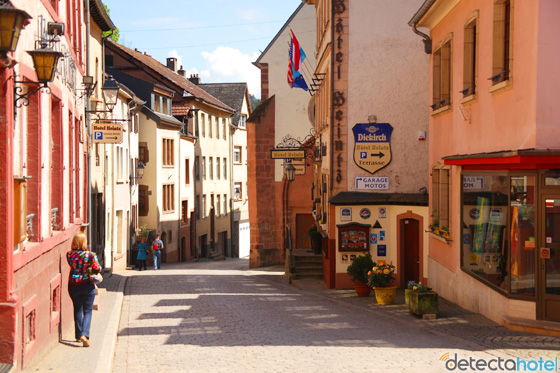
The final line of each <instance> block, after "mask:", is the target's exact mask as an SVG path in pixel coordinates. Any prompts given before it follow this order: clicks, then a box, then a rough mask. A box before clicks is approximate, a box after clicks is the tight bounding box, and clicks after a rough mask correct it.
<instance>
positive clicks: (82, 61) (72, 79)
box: [0, 0, 108, 371]
mask: <svg viewBox="0 0 560 373" xmlns="http://www.w3.org/2000/svg"><path fill="white" fill-rule="evenodd" d="M8 3H10V2H8ZM87 4H90V10H92V11H96V12H98V13H97V15H98V17H99V14H103V15H104V16H106V18H107V19H108V16H107V15H106V13H105V11H104V10H103V6H102V3H101V2H100V1H95V0H92V1H91V3H90V2H87ZM6 7H12V8H16V9H18V10H21V11H24V12H25V18H26V19H27V21H26V22H25V23H24V28H23V29H22V31H21V33H20V37H19V41H18V43H17V46H16V47H15V51H9V52H7V55H6V56H0V60H1V61H0V97H1V99H0V235H1V237H2V240H1V242H2V243H1V244H0V367H2V368H4V370H5V369H6V367H7V368H8V370H10V368H12V367H13V368H14V369H15V370H18V371H19V370H22V369H24V368H25V367H28V366H30V365H31V364H32V363H33V362H34V361H37V360H38V359H40V358H41V357H42V356H43V355H44V354H45V353H47V352H48V351H49V350H50V349H51V348H52V347H53V346H54V345H56V344H57V343H58V342H59V335H60V333H62V332H63V331H64V332H65V331H67V330H71V328H73V324H74V323H73V308H72V302H71V300H70V297H69V296H68V285H67V284H68V280H67V279H68V274H69V266H68V264H67V262H66V252H67V251H69V250H70V244H71V241H72V237H73V235H74V234H75V233H76V232H77V231H78V230H79V229H80V228H81V225H82V224H83V223H84V222H86V221H87V215H88V210H87V202H88V198H87V190H88V186H87V182H88V177H87V172H88V162H87V155H88V154H87V149H88V139H87V127H86V120H85V102H86V99H85V98H84V95H83V93H84V90H83V85H82V79H83V76H84V75H85V74H86V60H87V51H86V38H87V34H86V20H87V18H88V15H89V14H90V13H89V12H88V11H87V10H88V9H86V6H85V5H84V2H81V1H77V0H62V1H48V0H33V1H31V0H29V1H12V2H11V4H10V5H8V4H7V3H6V4H2V9H0V13H2V14H0V15H1V16H5V15H6V12H10V10H8V11H6ZM99 12H101V13H99ZM92 17H93V16H92ZM6 23H7V22H4V21H3V22H2V26H1V27H2V35H5V34H6V33H8V32H9V31H10V29H9V27H8V29H6V28H4V27H5V26H6ZM8 24H9V23H8ZM62 26H63V27H62ZM100 27H101V26H100ZM56 30H58V31H56ZM62 30H64V32H63V34H62V35H60V31H62ZM57 32H58V33H59V34H58V36H56V34H57ZM45 45H46V46H47V48H46V49H52V50H54V51H58V52H60V55H61V56H64V58H61V59H60V60H58V64H57V69H56V71H55V72H54V77H53V79H52V81H50V82H48V83H44V84H43V83H41V84H39V83H38V81H39V80H40V78H39V77H38V75H37V71H40V70H37V69H36V68H35V66H34V63H33V61H32V58H31V55H30V54H29V53H28V52H29V51H33V50H38V49H43V51H44V49H45V48H44V46H45ZM47 86H48V88H47Z"/></svg>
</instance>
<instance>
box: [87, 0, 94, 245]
mask: <svg viewBox="0 0 560 373" xmlns="http://www.w3.org/2000/svg"><path fill="white" fill-rule="evenodd" d="M85 7H86V75H89V74H90V61H89V60H90V50H89V48H90V46H89V38H90V20H89V18H90V15H89V0H85ZM90 104H91V101H90V98H89V96H88V95H86V113H85V114H86V115H85V117H86V126H87V131H88V141H87V143H88V147H87V149H88V157H87V170H88V172H87V185H88V195H87V209H88V217H87V222H88V223H89V226H88V230H87V235H88V247H89V249H90V250H92V247H91V243H92V242H93V241H92V232H91V231H92V228H93V226H92V225H91V205H92V203H91V148H90V146H89V144H92V145H93V143H91V141H92V140H91V139H92V137H91V117H90V115H91V114H90V113H89V110H90Z"/></svg>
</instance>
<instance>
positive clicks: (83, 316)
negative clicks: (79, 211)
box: [66, 232, 101, 347]
mask: <svg viewBox="0 0 560 373" xmlns="http://www.w3.org/2000/svg"><path fill="white" fill-rule="evenodd" d="M66 259H67V260H68V264H69V265H70V274H69V276H68V293H69V294H70V298H72V304H73V305H74V336H75V338H76V341H77V342H82V345H83V346H84V347H89V331H90V327H91V316H92V312H93V301H94V300H95V293H96V287H95V284H94V283H93V282H92V279H91V277H92V276H93V275H95V274H98V273H99V272H100V271H101V267H100V266H99V262H98V261H97V256H96V255H95V253H93V252H91V251H89V250H88V247H87V237H86V235H85V234H84V233H83V232H78V233H76V235H74V238H73V239H72V246H71V250H70V251H69V252H68V253H67V254H66Z"/></svg>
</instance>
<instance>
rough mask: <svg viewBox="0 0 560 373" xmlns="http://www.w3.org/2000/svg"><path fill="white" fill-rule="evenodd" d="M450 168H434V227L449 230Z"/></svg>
mask: <svg viewBox="0 0 560 373" xmlns="http://www.w3.org/2000/svg"><path fill="white" fill-rule="evenodd" d="M449 226H450V224H449V169H447V168H433V169H432V228H438V229H441V230H443V231H447V232H449Z"/></svg>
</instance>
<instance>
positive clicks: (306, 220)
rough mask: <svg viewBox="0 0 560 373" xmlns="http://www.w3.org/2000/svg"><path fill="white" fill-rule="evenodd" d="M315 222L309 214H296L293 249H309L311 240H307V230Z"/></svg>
mask: <svg viewBox="0 0 560 373" xmlns="http://www.w3.org/2000/svg"><path fill="white" fill-rule="evenodd" d="M313 223H315V219H313V215H311V214H297V215H296V247H295V249H305V250H311V241H310V240H309V230H310V229H311V227H312V226H313Z"/></svg>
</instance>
